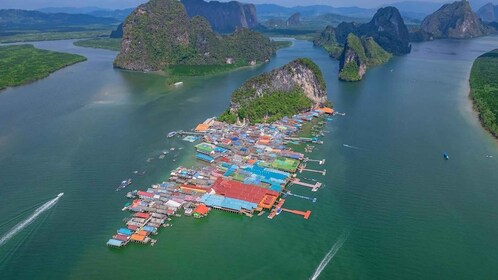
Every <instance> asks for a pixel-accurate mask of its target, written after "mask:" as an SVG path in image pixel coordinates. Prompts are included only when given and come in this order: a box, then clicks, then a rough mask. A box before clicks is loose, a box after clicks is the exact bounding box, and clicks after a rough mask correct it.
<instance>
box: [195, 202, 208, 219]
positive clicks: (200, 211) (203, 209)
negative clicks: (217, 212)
mask: <svg viewBox="0 0 498 280" xmlns="http://www.w3.org/2000/svg"><path fill="white" fill-rule="evenodd" d="M208 213H209V207H207V206H206V205H205V204H202V203H201V204H199V205H198V206H197V207H196V208H195V209H194V217H196V218H201V217H205V216H206V215H207V214H208Z"/></svg>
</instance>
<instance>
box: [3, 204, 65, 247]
mask: <svg viewBox="0 0 498 280" xmlns="http://www.w3.org/2000/svg"><path fill="white" fill-rule="evenodd" d="M60 197H61V195H58V196H57V197H56V198H54V199H51V200H49V201H47V202H45V203H44V204H43V205H42V206H40V207H38V208H37V209H36V210H35V211H34V212H33V214H31V215H30V216H29V217H27V218H26V219H25V220H24V221H22V222H20V223H18V224H17V225H15V226H14V227H13V228H12V229H11V230H9V231H8V232H7V233H6V234H5V235H4V236H2V238H1V239H0V247H1V246H3V245H4V244H5V243H7V241H9V239H11V238H12V237H14V236H15V235H16V234H18V233H19V232H20V231H21V230H23V229H24V228H25V227H27V226H28V225H29V224H31V223H32V222H33V221H34V220H35V219H36V218H37V217H38V216H40V215H41V214H42V213H43V212H45V211H47V210H49V209H50V208H52V207H53V206H54V205H55V204H56V203H57V201H58V200H59V198H60Z"/></svg>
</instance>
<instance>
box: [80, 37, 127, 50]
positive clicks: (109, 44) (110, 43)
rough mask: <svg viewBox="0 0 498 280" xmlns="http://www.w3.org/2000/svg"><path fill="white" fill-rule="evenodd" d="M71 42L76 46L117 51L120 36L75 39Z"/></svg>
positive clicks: (119, 45) (119, 46)
mask: <svg viewBox="0 0 498 280" xmlns="http://www.w3.org/2000/svg"><path fill="white" fill-rule="evenodd" d="M73 44H74V45H75V46H78V47H85V48H95V49H106V50H111V51H119V49H120V48H121V39H120V38H94V39H86V40H80V41H76V42H74V43H73Z"/></svg>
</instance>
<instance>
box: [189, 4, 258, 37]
mask: <svg viewBox="0 0 498 280" xmlns="http://www.w3.org/2000/svg"><path fill="white" fill-rule="evenodd" d="M181 2H182V4H183V5H184V6H185V9H186V11H187V14H188V15H189V16H190V17H195V16H202V17H204V18H206V19H207V20H208V21H209V23H210V24H211V26H212V28H213V30H214V31H216V32H221V33H231V32H234V31H235V30H236V29H237V28H240V27H244V28H254V27H256V26H258V19H257V16H256V7H255V6H254V5H253V4H242V3H239V2H237V1H230V2H218V1H210V2H205V1H204V0H181Z"/></svg>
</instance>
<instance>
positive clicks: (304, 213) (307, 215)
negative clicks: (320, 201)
mask: <svg viewBox="0 0 498 280" xmlns="http://www.w3.org/2000/svg"><path fill="white" fill-rule="evenodd" d="M281 209H282V211H285V212H289V213H292V214H296V215H301V216H303V218H304V219H306V220H307V219H308V218H309V217H310V215H311V211H310V210H307V211H306V212H303V211H299V210H291V209H286V208H281Z"/></svg>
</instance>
